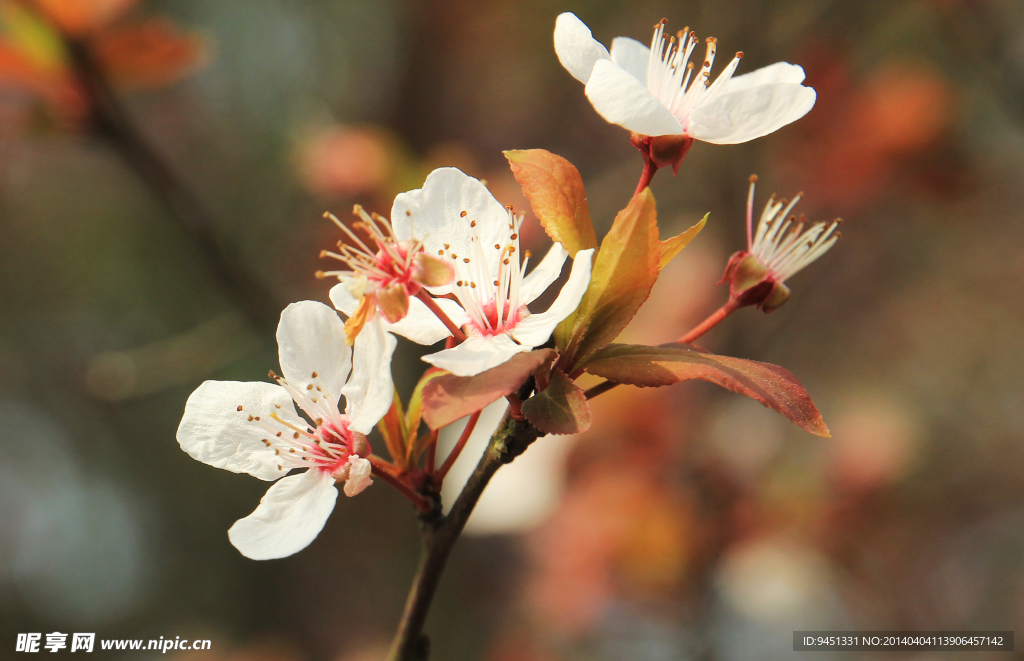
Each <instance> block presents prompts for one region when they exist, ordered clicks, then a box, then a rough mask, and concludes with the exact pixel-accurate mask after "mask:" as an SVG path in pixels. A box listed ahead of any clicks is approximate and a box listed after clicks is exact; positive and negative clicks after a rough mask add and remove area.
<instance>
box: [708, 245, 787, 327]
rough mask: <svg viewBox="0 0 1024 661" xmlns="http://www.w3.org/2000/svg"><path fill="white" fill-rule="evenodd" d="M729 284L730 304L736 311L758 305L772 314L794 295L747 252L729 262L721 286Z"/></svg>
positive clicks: (736, 255)
mask: <svg viewBox="0 0 1024 661" xmlns="http://www.w3.org/2000/svg"><path fill="white" fill-rule="evenodd" d="M726 282H728V283H729V300H730V301H732V302H733V304H734V305H735V306H736V307H746V306H748V305H756V306H757V307H758V308H759V309H761V310H764V312H766V313H767V312H772V311H774V310H777V309H778V308H780V307H782V306H783V305H784V304H785V303H786V301H788V300H789V297H790V295H791V292H790V291H789V287H787V286H786V285H785V284H784V283H783V282H782V281H780V280H778V279H777V278H775V276H774V275H773V274H772V272H771V270H770V269H769V268H768V267H767V266H765V265H764V264H762V263H761V262H760V260H758V259H757V257H754V256H753V255H751V254H750V253H749V252H747V251H746V250H740V251H739V252H736V253H735V254H733V256H732V257H730V258H729V263H728V264H726V266H725V273H723V274H722V279H721V280H720V281H719V283H718V284H720V285H724V284H725V283H726Z"/></svg>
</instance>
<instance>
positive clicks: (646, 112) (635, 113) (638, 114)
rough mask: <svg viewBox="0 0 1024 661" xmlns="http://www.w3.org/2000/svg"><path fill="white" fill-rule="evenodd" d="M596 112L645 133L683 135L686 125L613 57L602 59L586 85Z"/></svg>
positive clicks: (595, 66) (628, 127) (614, 122)
mask: <svg viewBox="0 0 1024 661" xmlns="http://www.w3.org/2000/svg"><path fill="white" fill-rule="evenodd" d="M586 93H587V98H588V99H590V103H592V104H593V106H594V109H595V110H597V113H598V114H599V115H601V116H602V117H604V118H605V119H606V120H607V121H609V122H611V123H612V124H618V125H619V126H622V127H623V128H627V129H629V130H630V131H634V132H636V133H640V134H643V135H655V136H657V135H680V134H682V133H683V127H682V126H680V124H679V121H678V120H676V118H675V117H674V116H673V115H672V113H671V112H669V110H668V108H666V107H665V106H663V105H662V104H661V101H659V100H658V98H657V97H656V96H654V95H653V94H651V93H650V92H649V91H648V90H647V87H646V86H645V85H643V84H642V83H641V82H640V81H639V80H637V79H636V78H634V77H633V74H631V73H629V72H628V71H626V70H625V69H623V68H622V67H620V66H619V65H617V64H615V63H614V62H612V61H611V60H600V61H599V62H598V63H597V64H595V65H594V72H593V73H592V74H591V76H590V81H589V82H587V87H586Z"/></svg>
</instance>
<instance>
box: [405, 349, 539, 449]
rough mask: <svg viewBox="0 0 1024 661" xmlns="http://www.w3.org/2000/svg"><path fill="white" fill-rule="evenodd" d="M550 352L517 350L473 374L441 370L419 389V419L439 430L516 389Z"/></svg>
mask: <svg viewBox="0 0 1024 661" xmlns="http://www.w3.org/2000/svg"><path fill="white" fill-rule="evenodd" d="M551 353H552V349H539V350H537V351H530V352H528V353H517V354H516V355H515V356H513V357H512V358H511V359H510V360H509V361H508V362H505V363H502V364H501V365H498V366H497V367H493V368H491V369H489V370H487V371H486V372H481V373H480V374H477V375H476V376H455V375H454V374H451V373H450V372H445V371H443V370H442V373H441V374H439V375H437V376H436V377H434V378H433V379H431V381H430V382H429V383H428V384H426V386H425V387H424V388H423V419H424V420H426V422H427V426H429V427H430V428H431V429H440V428H441V427H444V426H446V425H450V424H451V423H453V422H455V421H456V420H458V419H459V418H464V417H466V416H467V415H470V414H471V413H476V412H477V411H479V410H480V409H482V408H483V407H485V406H487V405H488V404H490V403H491V402H493V401H495V400H497V399H499V398H501V397H504V396H505V395H509V394H511V393H513V392H515V391H516V390H518V389H519V386H521V385H523V384H524V383H526V380H527V379H528V378H530V375H531V374H533V373H534V372H536V371H537V368H538V367H540V366H541V364H542V363H543V362H544V361H545V360H547V358H548V356H550V355H551Z"/></svg>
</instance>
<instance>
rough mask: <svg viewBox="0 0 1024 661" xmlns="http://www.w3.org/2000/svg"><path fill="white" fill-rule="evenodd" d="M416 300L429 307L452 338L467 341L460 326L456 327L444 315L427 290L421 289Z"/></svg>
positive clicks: (457, 340)
mask: <svg viewBox="0 0 1024 661" xmlns="http://www.w3.org/2000/svg"><path fill="white" fill-rule="evenodd" d="M416 298H418V299H420V300H421V301H423V304H424V305H426V306H427V309H429V310H430V311H431V312H433V313H434V315H436V316H437V318H438V319H440V320H441V323H442V324H444V326H445V328H447V329H448V332H449V333H451V334H452V337H454V338H455V341H456V342H465V341H466V334H465V333H463V332H462V329H461V328H459V327H458V326H456V325H455V322H454V321H452V320H451V319H450V318H449V317H448V315H446V314H445V313H444V310H442V309H441V306H439V305H438V304H437V303H436V302H435V301H434V298H433V297H432V296H431V295H430V294H428V293H427V292H426V291H425V290H423V289H421V290H420V291H419V292H418V293H417V294H416Z"/></svg>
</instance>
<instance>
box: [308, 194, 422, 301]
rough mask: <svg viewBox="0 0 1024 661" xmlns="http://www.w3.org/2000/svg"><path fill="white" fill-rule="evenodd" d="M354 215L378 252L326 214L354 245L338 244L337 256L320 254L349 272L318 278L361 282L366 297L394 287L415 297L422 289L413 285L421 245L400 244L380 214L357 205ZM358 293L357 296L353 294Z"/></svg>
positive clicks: (324, 275) (342, 271)
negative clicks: (398, 287) (333, 260)
mask: <svg viewBox="0 0 1024 661" xmlns="http://www.w3.org/2000/svg"><path fill="white" fill-rule="evenodd" d="M352 213H353V214H355V215H356V216H358V217H359V218H360V221H359V222H357V223H355V225H354V226H355V227H356V228H357V229H361V230H363V231H365V232H366V233H367V234H368V235H369V236H370V240H371V243H373V244H374V245H375V246H376V249H374V248H372V247H370V246H369V245H367V244H366V242H364V241H363V240H362V239H360V238H359V236H358V235H357V234H356V233H355V232H353V231H352V230H351V229H349V228H348V227H347V226H346V225H345V224H344V223H342V222H341V221H340V220H338V218H337V217H336V216H334V215H333V214H331V213H327V214H324V216H325V217H327V218H330V219H331V220H332V221H334V223H335V224H336V225H337V226H338V227H340V228H341V229H342V231H344V232H345V234H346V235H348V237H349V238H350V239H351V240H352V242H353V243H352V245H349V244H347V243H345V242H343V241H338V251H339V252H337V253H334V252H330V251H329V250H324V251H321V253H320V256H321V257H331V258H333V259H337V260H338V261H340V262H342V263H343V264H345V266H347V267H348V268H347V269H345V270H340V271H317V273H316V275H317V277H318V278H324V277H326V276H329V275H333V276H335V277H337V278H339V279H343V278H354V279H356V280H361V281H362V282H363V283H364V285H363V286H365V287H366V291H365V292H364V293H373V292H375V291H377V290H378V289H383V288H385V287H387V286H389V285H392V284H394V283H396V282H397V283H399V284H401V285H402V287H404V288H405V292H406V294H407V295H408V296H414V295H415V294H416V293H417V292H418V291H419V289H420V286H419V284H417V283H416V282H415V281H413V262H414V261H415V259H416V255H418V254H419V253H422V252H423V243H422V242H421V241H399V240H398V239H397V238H396V237H395V232H394V228H392V226H391V222H390V221H389V220H388V219H387V218H384V217H383V216H379V215H377V214H368V213H366V211H365V210H364V209H363V208H362V207H361V206H359V205H358V204H357V205H355V207H354V208H353V210H352ZM353 293H355V292H353Z"/></svg>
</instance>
